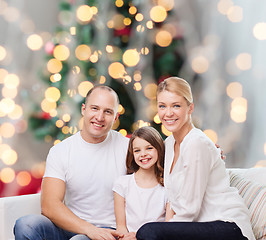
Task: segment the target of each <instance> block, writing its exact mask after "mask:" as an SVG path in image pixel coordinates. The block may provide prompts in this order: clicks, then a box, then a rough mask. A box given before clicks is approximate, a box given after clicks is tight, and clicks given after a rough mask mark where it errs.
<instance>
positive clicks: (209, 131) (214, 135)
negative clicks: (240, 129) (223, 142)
mask: <svg viewBox="0 0 266 240" xmlns="http://www.w3.org/2000/svg"><path fill="white" fill-rule="evenodd" d="M203 132H204V133H205V134H206V135H207V136H208V137H209V138H210V139H211V140H212V141H213V142H214V143H217V141H218V136H217V133H216V132H215V131H214V130H212V129H206V130H204V131H203Z"/></svg>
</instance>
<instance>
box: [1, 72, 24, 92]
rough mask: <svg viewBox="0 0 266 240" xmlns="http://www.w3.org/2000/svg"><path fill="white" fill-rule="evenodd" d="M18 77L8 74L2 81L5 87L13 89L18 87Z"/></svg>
mask: <svg viewBox="0 0 266 240" xmlns="http://www.w3.org/2000/svg"><path fill="white" fill-rule="evenodd" d="M19 82H20V81H19V77H18V76H17V75H16V74H13V73H12V74H8V75H7V76H6V77H5V79H4V84H5V87H7V88H10V89H13V88H16V87H18V85H19Z"/></svg>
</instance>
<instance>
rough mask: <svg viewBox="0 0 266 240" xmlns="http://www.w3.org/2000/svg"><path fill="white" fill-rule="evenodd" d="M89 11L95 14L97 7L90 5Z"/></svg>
mask: <svg viewBox="0 0 266 240" xmlns="http://www.w3.org/2000/svg"><path fill="white" fill-rule="evenodd" d="M91 11H92V13H93V15H96V14H97V13H98V8H97V7H95V6H92V7H91Z"/></svg>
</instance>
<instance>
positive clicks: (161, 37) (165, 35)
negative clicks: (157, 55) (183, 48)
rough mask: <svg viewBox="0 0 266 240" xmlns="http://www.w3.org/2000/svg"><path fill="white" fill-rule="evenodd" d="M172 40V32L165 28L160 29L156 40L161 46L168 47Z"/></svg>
mask: <svg viewBox="0 0 266 240" xmlns="http://www.w3.org/2000/svg"><path fill="white" fill-rule="evenodd" d="M172 40H173V38H172V35H171V33H169V32H168V31H165V30H162V31H159V32H158V33H157V34H156V37H155V41H156V43H157V44H158V45H159V46H160V47H168V46H169V45H170V44H171V42H172Z"/></svg>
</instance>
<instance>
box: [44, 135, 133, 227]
mask: <svg viewBox="0 0 266 240" xmlns="http://www.w3.org/2000/svg"><path fill="white" fill-rule="evenodd" d="M128 141H129V139H128V138H126V137H124V136H123V135H122V134H120V133H118V132H116V131H113V130H111V131H110V132H109V133H108V136H107V137H106V139H105V140H104V141H103V142H101V143H98V144H92V143H88V142H86V141H85V140H84V139H83V138H82V137H81V135H80V132H78V133H76V134H75V135H73V136H71V137H69V138H67V139H65V140H64V141H62V142H61V143H58V144H57V145H55V146H54V147H52V148H51V149H50V151H49V154H48V156H47V161H46V170H45V174H44V177H52V178H58V179H61V180H63V181H64V182H65V184H66V193H65V204H66V206H67V207H68V208H69V209H70V210H71V211H72V212H73V213H74V214H75V215H77V216H78V217H80V218H81V219H84V220H86V221H88V222H90V223H92V224H94V225H96V226H98V227H101V226H106V227H115V215H114V202H113V192H112V187H113V184H114V181H115V180H116V179H117V178H118V177H119V176H121V175H125V174H126V166H125V159H126V153H127V148H128Z"/></svg>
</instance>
